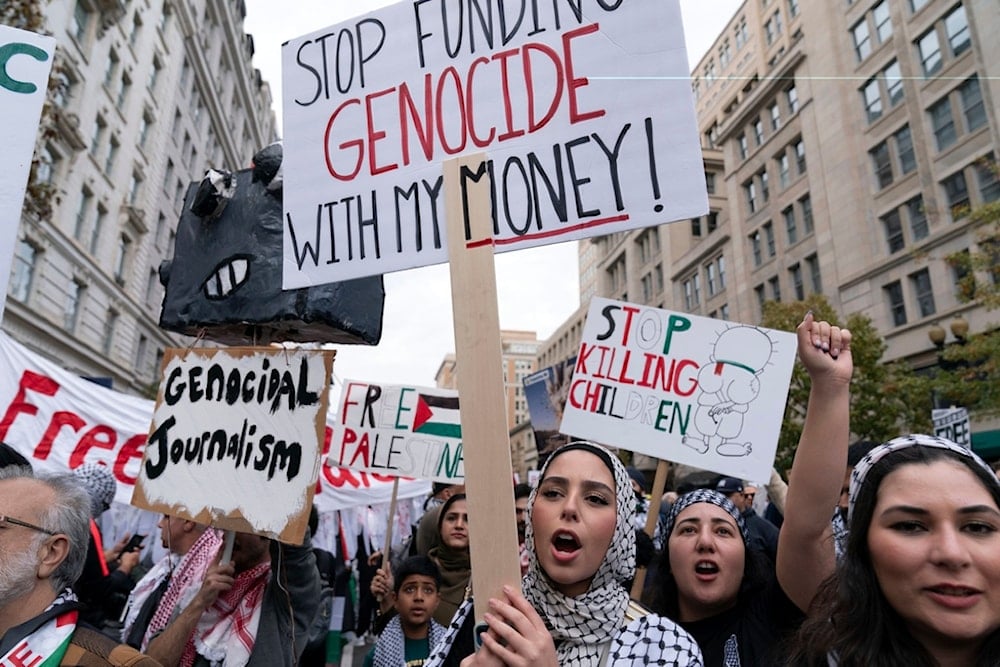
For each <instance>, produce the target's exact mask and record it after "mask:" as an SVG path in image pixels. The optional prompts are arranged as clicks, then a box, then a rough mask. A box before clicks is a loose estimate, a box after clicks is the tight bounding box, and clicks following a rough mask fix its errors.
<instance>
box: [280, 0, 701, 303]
mask: <svg viewBox="0 0 1000 667" xmlns="http://www.w3.org/2000/svg"><path fill="white" fill-rule="evenodd" d="M282 80H283V90H284V93H283V98H284V99H283V104H284V132H285V139H284V141H285V161H284V169H285V176H286V178H285V193H284V194H285V198H284V214H285V230H284V271H283V284H284V287H285V288H286V289H288V288H293V287H304V286H307V285H316V284H322V283H328V282H333V281H338V280H345V279H349V278H355V277H360V276H367V275H374V274H378V273H386V272H391V271H396V270H400V269H406V268H411V267H415V266H425V265H429V264H435V263H440V262H444V261H447V250H446V248H447V245H446V240H445V236H446V234H445V230H446V225H445V223H444V195H443V188H442V184H443V176H442V169H441V163H442V161H443V160H445V159H448V158H452V157H455V156H458V155H466V154H468V153H472V152H483V153H484V157H483V158H481V159H479V160H478V161H477V162H476V163H475V164H474V165H471V166H468V167H463V170H462V172H461V177H460V182H459V187H460V188H461V189H462V192H463V196H464V194H465V193H466V190H467V189H468V188H471V187H472V186H473V185H474V184H475V183H478V182H481V181H484V179H485V178H486V177H487V176H488V177H489V181H490V184H491V185H490V188H491V189H490V207H491V209H492V220H493V227H492V234H493V237H494V239H495V243H496V244H497V246H496V247H497V249H498V250H514V249H519V248H527V247H532V246H536V245H544V244H547V243H553V242H558V241H566V240H571V239H578V238H584V237H588V236H593V235H598V234H609V233H612V232H615V231H619V230H625V229H633V228H638V227H644V226H649V225H653V224H659V223H663V222H669V221H672V220H679V219H689V218H692V217H697V216H699V215H702V214H704V213H705V211H707V210H708V200H707V195H706V190H705V180H704V176H703V172H704V169H703V166H702V156H701V150H700V148H699V145H698V130H697V124H696V121H695V115H694V106H693V103H692V97H691V90H690V79H689V69H688V64H687V56H686V53H685V48H684V36H683V32H682V28H681V16H680V9H679V4H678V2H677V0H632V1H630V2H622V1H621V0H577V1H576V2H565V3H563V2H554V3H548V2H536V1H534V0H532V1H530V2H529V1H528V0H521V1H520V2H518V1H513V2H497V3H493V2H489V3H484V2H480V1H478V0H472V1H465V0H463V1H461V2H451V1H450V0H416V2H402V3H399V4H396V5H392V6H390V7H386V8H384V9H380V10H378V11H375V12H372V13H370V14H367V15H364V16H361V17H358V18H356V19H354V20H351V21H348V22H345V23H341V24H338V25H335V26H333V27H330V28H327V29H323V30H317V31H315V32H313V33H311V34H309V35H305V36H303V37H299V38H297V39H293V40H290V41H289V42H287V43H286V44H284V46H283V48H282ZM469 230H470V227H469V225H468V221H467V220H466V225H465V234H466V237H465V241H466V244H476V243H488V242H489V239H484V238H478V237H477V238H473V237H472V236H471V235H470V231H469Z"/></svg>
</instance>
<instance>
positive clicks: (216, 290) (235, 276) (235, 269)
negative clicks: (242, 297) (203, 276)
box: [202, 256, 250, 300]
mask: <svg viewBox="0 0 1000 667" xmlns="http://www.w3.org/2000/svg"><path fill="white" fill-rule="evenodd" d="M249 275H250V260H249V258H248V257H245V256H237V257H233V258H231V259H228V260H226V261H225V262H222V263H221V264H219V265H218V266H217V267H215V269H214V270H213V271H212V273H211V274H210V275H209V276H208V279H207V280H205V283H204V285H203V286H202V288H203V289H204V291H205V296H206V297H207V298H208V299H210V300H218V299H224V298H226V297H227V296H229V295H230V294H232V293H233V292H235V291H236V290H237V289H238V288H239V287H240V286H241V285H242V284H243V283H245V282H246V281H247V278H248V277H249Z"/></svg>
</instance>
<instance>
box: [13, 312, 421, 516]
mask: <svg viewBox="0 0 1000 667" xmlns="http://www.w3.org/2000/svg"><path fill="white" fill-rule="evenodd" d="M153 407H154V404H153V401H150V400H147V399H145V398H140V397H138V396H130V395H129V394H124V393H122V392H120V391H114V390H113V389H108V388H106V387H102V386H100V385H96V384H94V383H93V382H89V381H88V380H84V379H83V378H80V377H78V376H76V375H73V374H72V373H69V372H67V371H66V370H65V369H63V368H60V367H58V366H57V365H56V364H53V363H52V362H51V361H49V360H47V359H45V358H43V357H40V356H38V355H37V354H35V353H34V352H32V351H30V350H28V349H27V348H25V347H24V346H23V345H21V344H20V343H18V342H17V341H15V340H13V339H12V338H10V336H8V335H7V334H6V333H4V332H3V331H0V441H2V442H6V443H7V444H8V445H10V446H11V447H13V448H14V449H16V450H17V451H18V452H20V453H21V454H23V455H24V456H25V458H27V459H28V460H29V461H31V465H32V466H33V467H34V468H35V470H44V471H46V472H66V471H67V470H72V469H73V468H76V467H77V466H80V465H82V464H84V463H97V464H99V465H106V466H107V467H108V468H110V469H111V472H112V473H113V474H114V476H115V482H116V484H117V490H116V491H115V501H116V502H120V503H125V504H127V503H128V502H129V499H130V498H131V497H132V490H133V488H134V486H135V480H136V478H137V477H138V476H139V466H140V465H141V463H142V454H143V452H144V451H145V448H146V439H147V438H148V437H149V424H150V422H151V421H152V418H153ZM336 426H337V424H336V422H335V421H334V419H333V418H332V417H331V416H330V415H327V425H326V438H325V441H324V444H323V447H324V448H323V454H324V459H325V455H326V453H327V451H328V449H329V447H330V442H331V439H332V437H333V430H334V427H336ZM393 479H395V478H393V477H388V476H386V475H382V474H378V473H367V472H355V471H352V470H346V469H344V468H338V467H334V466H331V465H330V464H329V462H325V463H324V464H323V466H322V468H321V470H320V476H319V481H317V482H316V495H315V496H314V497H313V502H314V504H315V505H316V509H318V510H319V511H320V512H332V511H334V510H340V509H345V508H348V507H358V506H365V505H375V504H379V503H387V502H389V498H390V495H391V493H392V486H393V484H392V481H393ZM429 491H430V484H429V483H427V482H423V481H415V480H404V481H402V482H401V483H400V485H399V497H400V498H414V497H417V496H422V495H426V494H427V493H428V492H429Z"/></svg>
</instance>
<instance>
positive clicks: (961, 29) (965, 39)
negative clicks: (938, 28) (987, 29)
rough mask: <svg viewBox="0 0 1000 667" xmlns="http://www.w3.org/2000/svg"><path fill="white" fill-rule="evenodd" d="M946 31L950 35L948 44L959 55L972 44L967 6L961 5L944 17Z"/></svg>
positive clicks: (953, 52)
mask: <svg viewBox="0 0 1000 667" xmlns="http://www.w3.org/2000/svg"><path fill="white" fill-rule="evenodd" d="M944 31H945V33H946V34H947V35H948V46H950V47H951V52H952V54H954V55H956V56H959V55H961V54H963V53H965V52H966V51H967V50H968V49H969V47H970V46H971V45H972V40H971V39H970V37H969V20H968V19H967V18H966V16H965V7H964V6H962V5H959V6H958V7H956V8H955V9H954V11H952V12H951V13H950V14H948V16H946V17H944Z"/></svg>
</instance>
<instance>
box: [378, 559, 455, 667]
mask: <svg viewBox="0 0 1000 667" xmlns="http://www.w3.org/2000/svg"><path fill="white" fill-rule="evenodd" d="M394 574H395V578H394V584H395V585H394V587H393V594H392V598H393V605H394V607H395V610H396V615H395V616H393V618H392V619H391V620H390V621H389V622H388V623H387V624H386V626H385V629H384V630H383V631H382V634H381V635H379V638H378V641H376V642H375V647H374V648H373V649H372V650H371V651H370V652H369V653H368V655H367V656H366V657H365V664H364V667H400V665H406V667H420V666H421V665H423V664H424V661H425V660H427V658H428V657H429V656H430V654H431V649H433V648H434V646H435V645H436V644H437V643H438V642H439V641H440V640H441V638H442V637H443V636H444V628H443V627H442V626H441V625H439V624H438V623H437V622H436V621H435V620H434V619H433V618H431V616H432V615H433V614H434V610H435V609H437V606H438V602H440V601H441V596H440V592H439V589H440V587H441V572H440V570H438V567H437V565H435V564H434V561H432V560H431V559H430V558H428V557H427V556H411V557H409V558H407V559H406V560H404V561H403V562H402V563H401V564H400V565H399V568H398V569H397V570H396V572H395V573H394Z"/></svg>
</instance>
